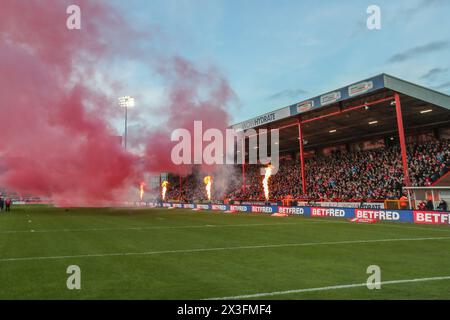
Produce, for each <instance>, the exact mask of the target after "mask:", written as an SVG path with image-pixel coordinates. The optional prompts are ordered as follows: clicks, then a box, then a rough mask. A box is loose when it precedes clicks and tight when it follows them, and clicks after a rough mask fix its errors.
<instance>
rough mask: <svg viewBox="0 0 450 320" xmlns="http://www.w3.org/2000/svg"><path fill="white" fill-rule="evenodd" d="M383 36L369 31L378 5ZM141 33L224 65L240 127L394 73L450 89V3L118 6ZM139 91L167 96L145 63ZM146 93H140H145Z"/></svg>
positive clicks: (228, 1) (133, 78)
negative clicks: (255, 118) (153, 32)
mask: <svg viewBox="0 0 450 320" xmlns="http://www.w3.org/2000/svg"><path fill="white" fill-rule="evenodd" d="M372 4H375V5H378V6H379V7H380V8H381V23H382V28H381V30H373V31H370V30H368V29H367V27H366V19H367V17H368V14H367V13H366V10H367V7H368V6H369V5H372ZM113 5H114V6H116V7H118V8H119V9H120V10H121V12H122V13H123V15H124V16H125V17H126V19H127V20H128V21H130V23H131V24H132V25H133V27H134V28H136V29H140V30H157V31H158V34H159V35H158V39H157V40H155V45H156V46H157V47H158V50H159V51H161V52H166V53H167V54H168V55H170V54H176V55H181V56H183V57H186V58H188V59H189V60H191V61H192V62H194V63H195V64H196V65H197V66H200V67H202V66H208V65H214V66H215V67H217V68H218V69H219V70H220V71H221V72H222V73H223V74H224V76H225V77H226V78H227V80H228V81H229V83H230V86H231V87H232V89H233V90H234V91H235V92H236V94H237V97H238V104H239V108H232V110H231V113H232V115H233V122H239V121H243V120H246V119H248V118H250V117H253V116H256V115H259V114H262V113H264V112H268V111H271V110H275V109H277V108H280V107H283V106H286V105H289V104H292V103H295V102H298V101H301V100H304V99H307V98H309V97H312V96H315V95H318V94H321V93H324V92H326V91H329V90H332V89H335V88H338V87H341V86H344V85H346V84H349V83H352V82H355V81H359V80H362V79H364V78H367V77H370V76H373V75H376V74H379V73H382V72H385V73H389V74H392V75H394V76H397V77H400V78H404V79H405V80H409V81H412V82H416V83H419V84H422V85H425V86H429V87H433V88H435V89H437V90H439V91H443V92H446V93H450V1H448V0H405V1H400V0H395V1H393V0H390V1H384V0H383V1H381V0H370V1H364V0H341V1H324V0H315V1H299V0H297V1H294V0H281V1H275V0H270V1H269V0H127V1H121V0H114V2H113ZM123 80H124V81H126V82H127V83H129V85H130V88H131V87H133V88H134V90H144V91H146V92H147V93H148V96H147V97H146V99H145V104H152V103H153V102H154V101H156V100H158V99H159V98H160V95H161V91H162V88H161V87H160V86H161V83H159V82H158V80H157V79H156V78H155V76H154V75H152V74H149V73H144V72H141V71H140V70H139V68H138V67H136V68H134V69H133V68H131V69H130V70H129V71H128V72H126V73H125V75H124V76H123ZM136 88H139V89H136Z"/></svg>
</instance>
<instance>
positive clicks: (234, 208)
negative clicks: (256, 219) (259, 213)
mask: <svg viewBox="0 0 450 320" xmlns="http://www.w3.org/2000/svg"><path fill="white" fill-rule="evenodd" d="M248 209H249V206H235V205H231V206H230V210H231V211H240V212H247V211H248Z"/></svg>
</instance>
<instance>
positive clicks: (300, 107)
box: [290, 75, 384, 116]
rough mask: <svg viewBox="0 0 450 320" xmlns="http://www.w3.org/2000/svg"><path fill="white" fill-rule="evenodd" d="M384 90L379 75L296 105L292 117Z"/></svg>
mask: <svg viewBox="0 0 450 320" xmlns="http://www.w3.org/2000/svg"><path fill="white" fill-rule="evenodd" d="M382 88H384V76H383V75H379V76H376V77H373V78H370V79H367V80H364V81H361V82H358V83H354V84H352V85H350V86H347V87H343V88H341V89H339V90H335V91H333V92H330V93H326V94H324V95H322V96H318V97H314V98H311V99H309V100H306V101H303V102H300V103H296V104H293V105H291V106H290V111H291V116H295V115H297V114H300V113H304V112H307V111H310V110H317V109H318V108H320V107H323V106H327V105H330V104H333V103H335V102H338V101H343V100H347V99H350V98H353V97H356V96H358V95H362V94H365V93H369V92H373V91H376V90H379V89H382Z"/></svg>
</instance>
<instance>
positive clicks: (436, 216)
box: [150, 202, 450, 225]
mask: <svg viewBox="0 0 450 320" xmlns="http://www.w3.org/2000/svg"><path fill="white" fill-rule="evenodd" d="M150 206H154V207H165V208H180V209H196V210H211V211H227V212H239V213H262V214H275V213H280V214H287V215H300V216H305V217H317V218H321V217H323V218H341V219H354V218H361V219H374V220H377V221H389V222H408V223H415V224H443V225H450V212H438V211H419V210H386V209H364V208H340V207H337V208H329V207H285V206H278V205H268V206H260V205H225V204H192V203H169V202H164V203H162V204H161V203H159V204H157V203H152V204H150Z"/></svg>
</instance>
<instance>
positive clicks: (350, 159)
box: [168, 139, 450, 201]
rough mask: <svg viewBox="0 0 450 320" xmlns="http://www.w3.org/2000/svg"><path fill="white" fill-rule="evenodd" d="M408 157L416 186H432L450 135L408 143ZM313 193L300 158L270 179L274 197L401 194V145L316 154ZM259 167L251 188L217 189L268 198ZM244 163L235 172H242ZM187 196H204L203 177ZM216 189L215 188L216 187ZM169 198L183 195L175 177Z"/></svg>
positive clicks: (311, 167)
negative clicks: (304, 188) (303, 178)
mask: <svg viewBox="0 0 450 320" xmlns="http://www.w3.org/2000/svg"><path fill="white" fill-rule="evenodd" d="M407 151H408V162H409V170H410V178H411V183H412V185H414V186H427V185H431V184H432V183H433V182H434V181H436V180H437V179H439V178H440V177H441V176H443V175H444V174H445V173H446V172H447V171H448V170H449V168H450V140H445V139H443V140H439V141H438V140H435V141H430V142H426V143H421V144H410V145H408V150H407ZM305 166H306V179H307V186H308V189H307V191H308V193H307V194H306V195H305V194H302V192H301V177H300V163H299V161H298V160H285V161H282V162H281V163H280V170H279V172H278V173H277V174H276V175H274V176H272V177H271V179H270V198H271V199H272V200H282V199H284V198H285V197H286V196H291V197H292V198H293V199H305V200H306V199H307V200H322V201H325V200H331V201H361V200H367V201H368V200H385V199H398V198H400V197H401V196H402V193H403V191H402V187H403V186H404V185H403V170H402V162H401V156H400V150H399V146H391V147H387V148H381V149H375V150H368V151H357V152H336V153H333V154H331V155H328V156H323V155H321V156H316V157H313V158H309V159H307V160H306V161H305ZM259 168H260V167H259V166H257V165H248V166H246V185H247V187H246V188H245V190H243V189H242V188H241V184H240V183H234V184H232V185H230V186H229V188H228V190H227V192H226V194H218V193H217V192H216V193H215V194H214V196H213V198H214V199H216V200H219V199H220V200H222V199H224V198H227V199H231V200H233V199H234V200H236V199H240V200H264V196H263V194H264V193H263V188H262V183H261V181H262V178H263V177H262V176H261V175H260V170H259ZM240 170H241V169H240V167H236V168H235V175H236V176H237V177H239V176H240ZM184 181H185V182H184V185H183V188H182V189H183V191H182V193H183V194H182V198H183V199H184V200H204V198H205V194H204V186H203V185H202V181H201V179H199V178H198V177H196V176H195V175H191V176H189V177H187V179H184ZM213 190H214V188H213ZM168 198H169V199H179V185H178V183H177V182H176V181H175V182H173V183H172V188H171V190H169V193H168Z"/></svg>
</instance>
